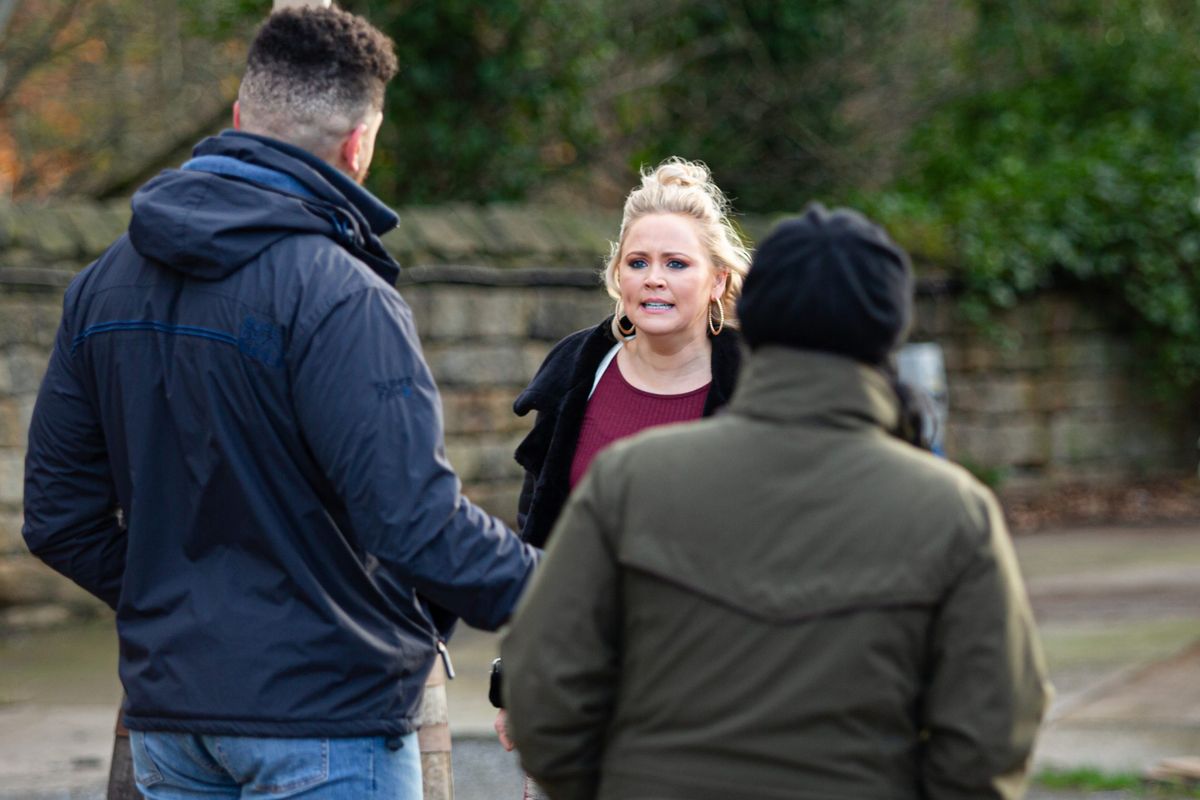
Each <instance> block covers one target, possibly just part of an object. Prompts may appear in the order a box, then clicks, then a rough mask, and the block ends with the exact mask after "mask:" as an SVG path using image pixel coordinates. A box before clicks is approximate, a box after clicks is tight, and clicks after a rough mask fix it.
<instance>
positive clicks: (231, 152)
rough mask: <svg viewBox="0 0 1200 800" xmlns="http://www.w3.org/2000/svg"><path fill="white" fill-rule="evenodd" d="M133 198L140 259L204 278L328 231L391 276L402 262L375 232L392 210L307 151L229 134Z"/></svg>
mask: <svg viewBox="0 0 1200 800" xmlns="http://www.w3.org/2000/svg"><path fill="white" fill-rule="evenodd" d="M193 155H194V156H196V158H194V159H193V160H192V161H190V162H188V163H187V164H185V165H184V166H183V168H182V169H171V170H165V171H163V172H162V173H160V174H159V175H158V176H157V177H155V178H153V179H152V180H150V181H149V182H148V183H146V184H145V185H144V186H143V187H142V188H141V189H139V190H138V191H137V193H136V194H135V195H134V196H133V204H132V205H133V218H132V220H131V221H130V225H129V237H130V241H131V242H132V244H133V246H134V248H135V249H136V250H137V251H138V253H140V254H141V255H142V256H144V257H146V258H149V259H152V260H154V261H156V262H159V263H161V264H162V265H164V266H166V267H168V268H170V269H174V270H176V271H178V272H182V273H184V274H186V275H188V276H189V277H193V278H199V279H201V280H220V279H222V278H224V277H226V276H227V275H229V274H231V273H233V272H235V271H237V270H239V269H241V268H242V267H243V266H245V265H246V264H247V263H249V262H250V261H252V260H254V259H255V258H256V257H257V256H258V255H259V254H260V253H262V251H264V250H266V249H267V248H268V247H270V246H271V245H273V244H275V243H276V242H277V241H279V240H280V239H282V238H284V237H286V236H291V235H295V234H306V233H307V234H316V235H321V236H328V237H329V238H331V239H333V240H335V241H336V242H337V243H338V244H340V245H342V246H343V247H344V248H345V249H347V250H348V251H350V252H351V253H352V254H353V255H354V256H356V257H358V258H360V259H361V260H363V261H364V262H366V263H367V265H368V266H370V267H371V268H372V269H373V270H374V271H375V272H376V273H378V274H379V275H380V276H381V277H383V278H384V279H385V280H387V281H388V282H389V283H394V282H395V278H396V275H397V274H398V270H399V267H398V265H397V264H396V262H395V261H394V259H392V257H391V256H390V255H389V254H388V253H387V251H386V250H385V249H384V247H383V244H382V242H381V241H380V240H379V236H381V235H382V234H383V233H386V232H387V231H388V230H391V229H392V228H394V227H395V226H396V223H397V221H398V218H397V217H396V214H395V212H393V211H392V210H391V209H389V208H388V207H387V206H385V205H384V204H383V203H381V202H380V201H379V200H378V199H376V198H375V197H374V196H373V195H372V194H371V193H370V192H368V191H367V190H365V189H363V188H362V187H360V186H358V184H356V183H354V182H353V181H352V180H350V179H349V178H348V177H346V176H345V175H343V174H341V173H340V172H338V171H337V170H336V169H334V168H333V167H332V166H331V165H329V164H326V163H325V162H323V161H321V160H320V159H318V158H316V157H315V156H313V155H311V154H310V153H307V152H305V151H304V150H301V149H300V148H297V147H293V146H291V145H288V144H286V143H284V142H278V141H275V140H272V139H268V138H266V137H262V136H255V135H253V134H247V133H242V132H239V131H225V132H224V133H222V134H221V135H219V136H214V137H211V138H208V139H205V140H204V141H202V142H200V143H199V144H198V145H196V147H195V149H194V150H193ZM214 165H215V166H214Z"/></svg>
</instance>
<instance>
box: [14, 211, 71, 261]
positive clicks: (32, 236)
mask: <svg viewBox="0 0 1200 800" xmlns="http://www.w3.org/2000/svg"><path fill="white" fill-rule="evenodd" d="M13 224H14V226H15V227H14V231H13V244H14V245H16V246H17V247H21V248H24V249H28V250H32V251H34V252H36V253H39V254H41V255H42V256H44V257H46V258H50V259H61V260H80V259H82V258H83V247H82V244H81V243H80V242H79V241H78V239H77V236H76V233H75V228H74V226H73V225H72V224H71V223H70V221H69V220H68V219H67V217H66V215H65V214H64V213H63V212H62V211H61V210H60V209H58V208H55V207H42V206H14V207H13Z"/></svg>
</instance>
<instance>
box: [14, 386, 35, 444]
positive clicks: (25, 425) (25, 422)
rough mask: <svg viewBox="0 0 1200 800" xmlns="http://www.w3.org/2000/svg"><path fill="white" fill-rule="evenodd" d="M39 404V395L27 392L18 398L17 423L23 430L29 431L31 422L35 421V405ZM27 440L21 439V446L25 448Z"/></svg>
mask: <svg viewBox="0 0 1200 800" xmlns="http://www.w3.org/2000/svg"><path fill="white" fill-rule="evenodd" d="M36 404H37V395H35V394H26V395H22V396H20V397H18V398H17V424H18V425H20V427H21V430H23V431H25V432H26V436H28V433H29V424H30V423H31V422H33V407H34V406H35V405H36ZM24 446H25V440H24V439H22V440H21V447H22V448H24Z"/></svg>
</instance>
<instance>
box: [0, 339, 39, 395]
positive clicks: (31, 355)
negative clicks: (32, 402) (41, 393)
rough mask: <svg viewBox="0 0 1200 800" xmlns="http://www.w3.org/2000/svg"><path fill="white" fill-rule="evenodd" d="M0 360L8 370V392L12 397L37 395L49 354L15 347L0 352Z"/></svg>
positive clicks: (27, 347) (31, 348)
mask: <svg viewBox="0 0 1200 800" xmlns="http://www.w3.org/2000/svg"><path fill="white" fill-rule="evenodd" d="M0 360H3V361H4V362H5V363H6V365H7V368H8V383H9V386H8V392H9V393H10V394H14V395H22V394H37V390H38V387H40V386H41V385H42V376H43V375H45V374H46V365H47V363H48V362H49V360H50V353H49V352H48V351H46V350H42V349H40V348H36V347H31V346H29V345H16V346H13V347H9V348H8V349H7V350H4V351H0Z"/></svg>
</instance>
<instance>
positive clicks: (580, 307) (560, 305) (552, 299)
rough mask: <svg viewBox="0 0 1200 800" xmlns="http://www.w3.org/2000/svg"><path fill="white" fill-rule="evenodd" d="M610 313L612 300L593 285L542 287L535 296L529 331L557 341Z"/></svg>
mask: <svg viewBox="0 0 1200 800" xmlns="http://www.w3.org/2000/svg"><path fill="white" fill-rule="evenodd" d="M612 313H613V301H612V299H611V298H610V297H609V296H608V295H607V294H606V293H605V291H604V289H603V288H600V287H599V283H597V288H596V289H541V290H539V291H538V292H537V294H536V296H535V297H534V304H533V309H532V313H531V316H530V320H529V330H528V335H529V337H530V338H532V339H541V340H543V341H550V342H557V341H558V340H559V339H561V338H563V337H564V336H566V335H567V334H568V333H573V332H574V331H577V330H581V329H583V328H590V327H592V326H594V325H596V324H598V323H599V322H600V320H602V319H604V318H605V317H607V316H609V315H610V314H612Z"/></svg>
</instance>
